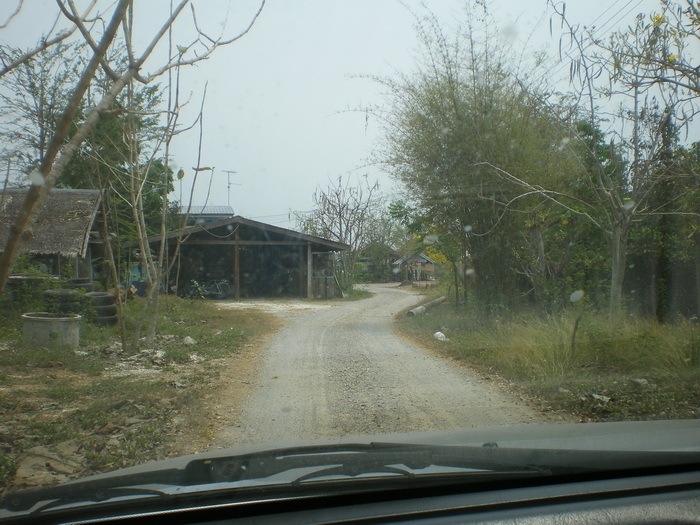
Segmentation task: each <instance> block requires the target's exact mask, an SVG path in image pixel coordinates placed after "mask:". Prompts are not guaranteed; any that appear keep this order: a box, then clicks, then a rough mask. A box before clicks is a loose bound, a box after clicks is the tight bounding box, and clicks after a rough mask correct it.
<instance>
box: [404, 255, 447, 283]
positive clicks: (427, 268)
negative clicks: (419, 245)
mask: <svg viewBox="0 0 700 525" xmlns="http://www.w3.org/2000/svg"><path fill="white" fill-rule="evenodd" d="M436 266H438V264H437V263H436V262H435V261H433V260H432V259H431V258H430V257H428V256H427V255H425V254H424V253H416V254H413V255H406V256H404V257H401V258H400V259H398V260H396V261H394V268H395V273H396V274H397V275H400V276H401V279H402V280H404V281H432V280H434V279H435V268H436Z"/></svg>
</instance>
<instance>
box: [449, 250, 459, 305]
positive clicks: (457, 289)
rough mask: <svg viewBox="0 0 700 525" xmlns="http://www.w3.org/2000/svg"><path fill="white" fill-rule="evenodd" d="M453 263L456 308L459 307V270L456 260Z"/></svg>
mask: <svg viewBox="0 0 700 525" xmlns="http://www.w3.org/2000/svg"><path fill="white" fill-rule="evenodd" d="M450 262H451V263H452V274H453V275H454V278H455V308H459V270H458V269H457V264H456V263H455V262H454V261H450Z"/></svg>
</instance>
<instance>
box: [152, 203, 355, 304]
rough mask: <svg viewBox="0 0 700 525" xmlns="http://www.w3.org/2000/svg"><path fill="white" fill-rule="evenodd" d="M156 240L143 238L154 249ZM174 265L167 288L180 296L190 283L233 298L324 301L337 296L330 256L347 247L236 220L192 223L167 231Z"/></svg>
mask: <svg viewBox="0 0 700 525" xmlns="http://www.w3.org/2000/svg"><path fill="white" fill-rule="evenodd" d="M161 241H162V239H161V237H160V236H154V237H151V238H150V239H149V243H150V245H151V246H152V247H153V248H157V247H158V246H159V245H160V243H161ZM165 242H166V249H167V254H168V259H169V260H170V261H175V264H173V265H172V271H171V272H170V274H169V275H168V276H167V278H168V281H169V282H168V283H167V286H168V289H170V290H177V292H178V294H180V295H185V294H186V293H187V290H188V288H189V287H190V286H191V285H192V283H208V282H213V281H226V282H227V283H229V284H230V285H231V286H232V288H233V296H234V298H235V299H240V298H244V297H309V298H313V297H330V296H333V295H334V294H335V293H337V282H336V280H335V260H336V259H335V254H336V253H337V252H340V251H344V250H349V249H350V246H348V245H347V244H343V243H339V242H335V241H331V240H328V239H323V238H321V237H316V236H314V235H308V234H305V233H301V232H297V231H294V230H289V229H286V228H281V227H279V226H273V225H271V224H265V223H262V222H258V221H254V220H251V219H246V218H244V217H240V216H234V217H229V218H226V219H222V220H218V221H212V222H202V223H196V224H193V225H190V226H185V227H184V228H181V229H179V230H176V231H172V232H170V233H168V234H167V235H166V237H165Z"/></svg>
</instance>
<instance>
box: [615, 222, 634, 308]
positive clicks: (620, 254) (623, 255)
mask: <svg viewBox="0 0 700 525" xmlns="http://www.w3.org/2000/svg"><path fill="white" fill-rule="evenodd" d="M628 229H629V222H628V221H627V220H626V219H621V220H620V221H619V222H617V221H616V222H615V224H613V227H612V231H611V232H610V244H611V261H612V268H611V278H610V318H611V319H614V318H616V317H619V316H620V315H621V314H622V285H623V283H624V280H625V264H626V262H627V233H628Z"/></svg>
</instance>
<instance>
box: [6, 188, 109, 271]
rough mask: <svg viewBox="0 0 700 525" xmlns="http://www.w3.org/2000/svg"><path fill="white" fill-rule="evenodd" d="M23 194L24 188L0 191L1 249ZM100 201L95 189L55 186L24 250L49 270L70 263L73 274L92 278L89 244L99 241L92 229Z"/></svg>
mask: <svg viewBox="0 0 700 525" xmlns="http://www.w3.org/2000/svg"><path fill="white" fill-rule="evenodd" d="M26 195H27V189H26V188H10V189H6V190H5V191H4V192H2V194H0V252H2V251H3V250H4V248H5V244H6V243H7V239H8V236H9V232H10V228H11V227H12V226H13V225H14V223H15V221H16V220H17V216H18V215H19V212H20V209H21V207H22V203H23V202H24V199H25V198H26ZM100 202H101V196H100V192H99V191H98V190H73V189H59V188H54V189H53V190H51V192H50V193H49V194H48V196H47V198H46V202H45V203H44V205H43V207H42V208H41V209H40V210H39V211H38V214H37V216H36V221H35V222H34V225H33V227H32V229H31V235H30V236H29V238H28V240H27V241H26V243H25V244H24V247H23V252H24V253H29V254H31V255H33V256H35V257H36V258H37V259H40V260H41V261H42V262H43V263H44V264H45V266H46V269H47V271H48V272H49V273H53V274H59V273H61V266H62V265H63V264H66V263H67V262H72V263H73V265H74V277H83V278H88V279H92V277H93V276H92V264H91V258H92V253H91V252H92V250H91V244H94V243H95V242H98V243H99V236H98V235H97V232H93V230H95V229H96V227H95V218H96V216H97V214H98V211H99V208H100ZM91 232H93V234H92V235H91Z"/></svg>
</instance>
